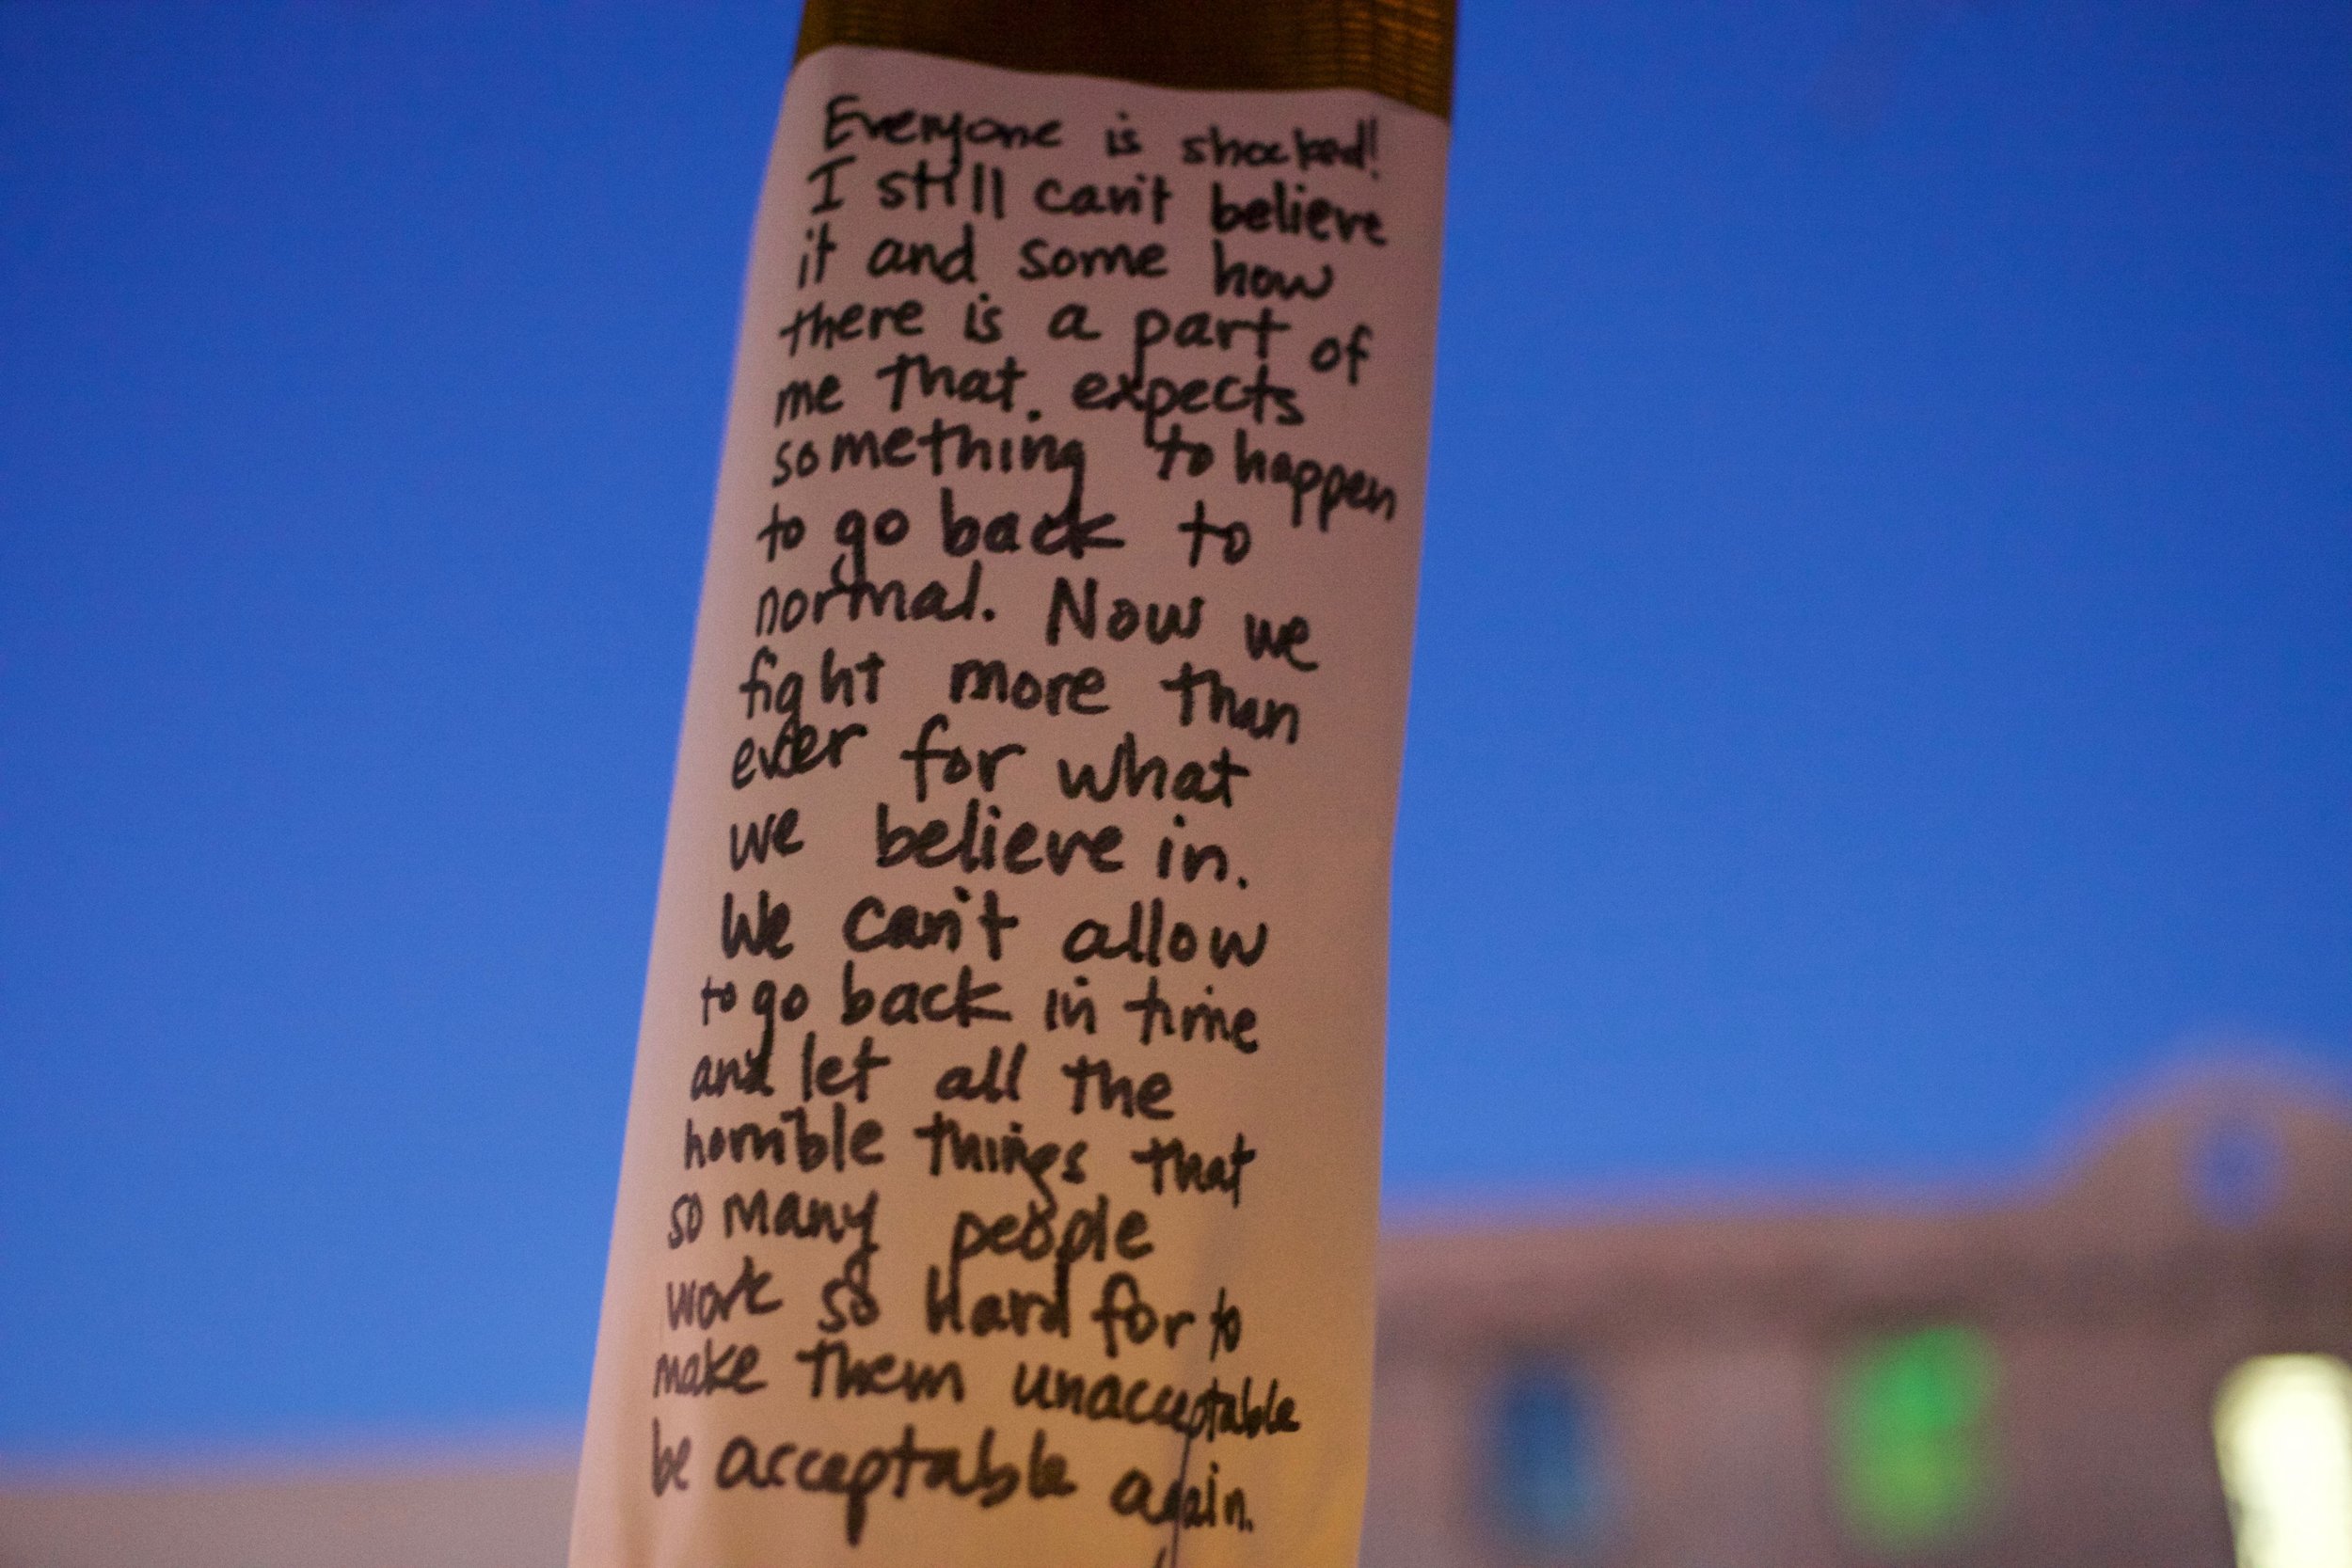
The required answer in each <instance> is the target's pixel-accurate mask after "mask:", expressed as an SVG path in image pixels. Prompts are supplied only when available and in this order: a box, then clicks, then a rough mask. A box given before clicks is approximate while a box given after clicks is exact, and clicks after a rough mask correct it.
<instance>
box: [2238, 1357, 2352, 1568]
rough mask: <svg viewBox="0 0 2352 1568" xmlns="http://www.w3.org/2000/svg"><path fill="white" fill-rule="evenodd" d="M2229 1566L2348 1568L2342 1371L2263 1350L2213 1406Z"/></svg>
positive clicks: (2330, 1363)
mask: <svg viewBox="0 0 2352 1568" xmlns="http://www.w3.org/2000/svg"><path fill="white" fill-rule="evenodd" d="M2213 1425H2214V1442H2215V1445H2216V1447H2217V1449H2218V1450H2219V1455H2220V1460H2221V1483H2222V1485H2223V1486H2224V1487H2225V1488H2226V1489H2227V1490H2228V1492H2229V1495H2230V1513H2231V1515H2232V1519H2233V1524H2234V1525H2235V1527H2236V1530H2237V1560H2238V1568H2352V1368H2347V1367H2346V1366H2345V1365H2344V1363H2343V1362H2342V1361H2339V1360H2337V1359H2336V1358H2335V1357H2334V1356H2332V1355H2264V1356H2257V1357H2255V1358H2254V1359H2253V1360H2251V1361H2249V1362H2246V1363H2245V1364H2244V1365H2242V1366H2240V1367H2239V1368H2238V1369H2237V1370H2235V1371H2233V1372H2232V1373H2231V1374H2230V1377H2229V1381H2227V1382H2226V1383H2224V1384H2222V1386H2221V1394H2220V1397H2219V1398H2218V1399H2217V1400H2216V1401H2215V1402H2214V1413H2213Z"/></svg>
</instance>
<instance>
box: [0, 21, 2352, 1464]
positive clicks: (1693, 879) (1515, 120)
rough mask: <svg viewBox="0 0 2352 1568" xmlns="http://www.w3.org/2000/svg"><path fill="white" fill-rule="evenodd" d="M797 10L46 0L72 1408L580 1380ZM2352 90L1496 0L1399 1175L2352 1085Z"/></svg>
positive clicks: (1624, 1169) (1683, 1164)
mask: <svg viewBox="0 0 2352 1568" xmlns="http://www.w3.org/2000/svg"><path fill="white" fill-rule="evenodd" d="M794 26H795V21H794V17H793V15H792V14H791V12H790V11H789V10H788V9H787V8H783V7H771V8H752V7H744V6H733V7H726V6H719V5H698V6H692V7H656V6H651V5H640V6H633V7H623V6H620V5H616V4H604V5H587V6H575V7H564V8H557V7H530V6H521V5H511V6H510V5H500V6H494V7H493V6H458V5H454V4H452V5H445V6H428V5H415V4H392V3H377V4H368V5H361V4H357V3H354V4H349V5H328V4H305V5H284V6H273V5H253V6H215V7H205V8H179V7H170V6H164V5H146V6H140V7H97V6H87V5H76V4H64V3H27V0H14V3H9V4H0V1281H5V1289H0V1347H5V1354H0V1456H5V1455H7V1454H9V1453H14V1454H18V1455H35V1454H40V1453H50V1452H57V1451H67V1450H80V1451H89V1450H93V1449H100V1450H103V1449H110V1448H116V1447H122V1446H129V1447H137V1448H158V1447H176V1446H181V1445H185V1444H191V1443H194V1444H205V1443H229V1444H256V1443H259V1444H271V1443H290V1442H291V1443H307V1442H313V1441H336V1440H343V1439H350V1438H385V1437H399V1436H403V1435H415V1434H431V1433H482V1432H490V1431H502V1430H518V1429H553V1430H559V1431H560V1430H562V1429H564V1428H565V1427H566V1426H568V1425H569V1424H571V1423H573V1422H575V1421H576V1420H577V1418H578V1415H579V1412H580V1407H581V1404H582V1402H583V1400H584V1397H585V1389H586V1379H587V1368H588V1360H589V1353H590V1347H591V1342H592V1339H593V1334H594V1322H595V1310H596V1299H597V1291H598V1288H599V1281H600V1276H601V1270H602V1264H603V1256H604V1246H605V1240H606V1227H607V1225H608V1222H609V1218H610V1203H611V1198H612V1185H613V1180H614V1176H615V1172H616V1165H617V1157H618V1148H619V1138H620V1132H621V1120H622V1114H623V1109H624V1101H625V1097H626V1090H627V1084H628V1060H629V1053H630V1050H631V1047H632V1042H633V1035H634V1030H635V1024H636V1016H637V1006H638V989H639V985H640V982H641V978H642V974H643V966H644V948H645V942H646V936H647V931H648V928H649V924H650V920H651V916H652V911H653V893H654V880H655V874H656V867H657V863H658V859H659V856H660V847H661V845H660V839H661V829H662V819H663V812H664V808H665V802H666V797H667V791H668V785H669V775H670V768H671V762H672V749H673V746H674V744H675V733H676V725H677V719H678V713H679V707H680V699H681V695H682V687H683V681H684V675H685V668H686V657H687V651H688V641H689V636H690V633H691V626H692V620H693V613H694V596H695V589H696V583H697V580H698V575H699V572H700V566H701V558H702V551H703V544H704V534H705V530H706V527H707V507H708V504H709V498H710V494H711V486H712V479H713V465H714V461H715V455H716V451H717V446H718V437H719V427H720V419H721V411H722V402H723V393H724V388H725V385H726V378H727V374H728V369H729V358H730V355H731V352H732V346H733V334H734V326H735V317H736V308H737V298H738V290H739V282H740V276H741V267H742V261H743V255H744V245H745V240H746V235H747V232H748V229H749V225H750V221H751V216H752V208H753V202H754V198H755V192H756V185H757V181H758V176H759V170H760V166H761V162H762V160H763V158H764V156H765V154H766V149H767V141H768V135H769V131H770V128H771V120H772V116H773V114H774V110H775V103H776V97H777V93H778V91H779V89H780V88H781V87H782V84H783V79H784V75H785V71H786V67H787V61H788V59H789V57H790V51H791V40H792V38H793V33H794ZM2348 85H2352V8H2347V7H2346V6H2344V5H2343V4H2335V3H2330V4H2317V3H2306V4H2258V3H2255V0H2105V3H2093V0H2052V3H2048V4H2035V3H2026V0H2012V3H2008V4H1980V5H1966V4H1958V3H1951V0H1820V3H1816V4H1785V5H1760V4H1753V3H1733V0H1724V3H1721V4H1713V5H1708V4H1697V3H1680V0H1674V3H1661V0H1608V3H1600V0H1594V3H1589V4H1588V3H1568V0H1558V3H1554V4H1549V5H1540V6H1528V7H1524V8H1518V9H1513V8H1507V7H1504V6H1502V5H1499V4H1488V3H1486V0H1470V4H1469V7H1468V15H1467V17H1466V19H1465V24H1464V29H1463V54H1462V64H1461V71H1460V82H1459V95H1458V102H1459V112H1458V116H1457V119H1456V141H1455V147H1454V171H1453V197H1452V213H1451V217H1450V221H1449V229H1448V234H1447V262H1446V285H1445V306H1444V310H1445V314H1444V320H1443V328H1442V338H1443V347H1442V353H1441V358H1440V365H1439V372H1438V417H1437V432H1436V442H1435V451H1434V463H1435V468H1434V483H1433V489H1432V503H1431V512H1430V517H1429V536H1428V549H1427V563H1426V578H1425V585H1424V589H1423V595H1422V621H1421V629H1420V644H1419V655H1418V664H1417V666H1416V674H1415V689H1414V695H1413V716H1412V728H1411V736H1410V743H1409V747H1408V754H1407V758H1406V770H1405V786H1404V805H1403V823H1402V827H1401V829H1400V834H1399V842H1398V849H1397V879H1396V939H1395V964H1394V979H1393V986H1392V990H1391V1018H1392V1042H1391V1057H1390V1083H1391V1092H1390V1100H1389V1105H1390V1132H1389V1140H1390V1141H1389V1148H1390V1154H1389V1192H1390V1196H1391V1199H1392V1200H1394V1201H1397V1202H1399V1203H1401V1204H1405V1205H1411V1204H1414V1203H1421V1202H1429V1201H1435V1200H1440V1199H1446V1198H1449V1197H1458V1196H1460V1195H1462V1194H1465V1193H1484V1194H1490V1195H1491V1194H1515V1195H1520V1196H1525V1195H1529V1194H1538V1193H1550V1194H1561V1195H1565V1196H1568V1197H1570V1198H1575V1197H1578V1196H1583V1197H1584V1198H1586V1199H1588V1200H1589V1199H1591V1198H1592V1197H1594V1196H1597V1195H1608V1196H1623V1195H1627V1194H1635V1195H1638V1194H1641V1193H1644V1192H1650V1193H1656V1192H1660V1191H1663V1190H1668V1189H1672V1188H1676V1187H1679V1186H1687V1185H1688V1184H1690V1183H1692V1182H1698V1183H1702V1184H1708V1185H1711V1186H1714V1187H1716V1188H1719V1189H1720V1188H1734V1189H1742V1190H1755V1191H1772V1190H1777V1189H1782V1188H1789V1187H1795V1188H1803V1189H1818V1188H1819V1187H1820V1186H1821V1185H1822V1184H1824V1183H1830V1184H1836V1183H1841V1182H1846V1183H1869V1182H1875V1181H1883V1180H1947V1179H1962V1180H1980V1179H1984V1178H1986V1177H1989V1176H1993V1175H1997V1174H1999V1173H2003V1172H2009V1171H2014V1170H2018V1169H2022V1168H2025V1167H2026V1166H2027V1165H2028V1164H2031V1163H2032V1162H2033V1161H2035V1160H2036V1159H2038V1158H2040V1157H2041V1156H2042V1153H2043V1151H2044V1150H2046V1149H2047V1148H2049V1147H2050V1145H2051V1142H2052V1140H2053V1139H2054V1138H2057V1137H2058V1135H2059V1134H2060V1133H2061V1132H2064V1131H2065V1130H2067V1129H2069V1128H2071V1127H2073V1126H2074V1125H2076V1124H2077V1123H2078V1122H2079V1121H2080V1120H2081V1119H2082V1118H2083V1117H2086V1116H2088V1115H2090V1113H2091V1112H2093V1111H2095V1110H2096V1109H2097V1108H2098V1107H2100V1106H2101V1105H2104V1104H2106V1103H2107V1102H2108V1101H2111V1100H2112V1099H2113V1098H2114V1097H2115V1096H2117V1095H2119V1094H2121V1093H2124V1092H2127V1091H2128V1090H2129V1089H2130V1088H2131V1087H2132V1085H2135V1084H2137V1083H2140V1082H2143V1081H2144V1080H2145V1079H2146V1078H2147V1077H2148V1076H2149V1075H2150V1074H2151V1073H2153V1072H2156V1071H2158V1070H2160V1069H2163V1068H2164V1067H2165V1066H2166V1065H2167V1064H2169V1063H2171V1062H2174V1061H2176V1060H2177V1059H2179V1057H2180V1056H2181V1055H2182V1053H2184V1052H2185V1051H2188V1050H2194V1049H2200V1047H2198V1045H2197V1042H2199V1041H2207V1042H2210V1041H2212V1040H2215V1039H2218V1038H2226V1037H2252V1038H2259V1039H2262V1040H2265V1041H2268V1042H2271V1047H2272V1048H2273V1049H2277V1050H2280V1051H2283V1052H2285V1053H2290V1054H2292V1055H2296V1056H2299V1057H2300V1058H2301V1059H2302V1060H2304V1061H2305V1062H2307V1063H2312V1064H2315V1065H2316V1066H2317V1067H2318V1068H2319V1069H2321V1070H2323V1071H2327V1072H2334V1073H2339V1074H2340V1073H2342V1072H2343V1071H2344V1069H2346V1068H2347V1067H2352V395H2348V394H2352V91H2348V90H2347V87H2348Z"/></svg>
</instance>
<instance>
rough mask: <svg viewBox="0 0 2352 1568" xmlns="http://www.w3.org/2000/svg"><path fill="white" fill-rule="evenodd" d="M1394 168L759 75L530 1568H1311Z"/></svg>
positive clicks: (1405, 413)
mask: <svg viewBox="0 0 2352 1568" xmlns="http://www.w3.org/2000/svg"><path fill="white" fill-rule="evenodd" d="M1445 145H1446V132H1445V127H1444V124H1443V122H1442V121H1440V120H1438V119H1436V118H1435V117H1433V116H1430V115H1427V114H1424V113H1422V112H1420V111H1418V110H1414V109H1410V108H1406V107H1403V106H1401V105H1399V104H1398V103H1394V102H1392V101H1391V100H1388V99H1384V98H1380V97H1375V96H1374V95H1372V94H1369V93H1364V92H1358V91H1352V90H1324V91H1311V92H1248V93H1245V92H1225V93H1218V92H1193V91H1176V90H1167V89H1160V88H1153V87H1139V86H1134V85H1129V84H1123V83H1114V82H1107V81H1101V80H1095V79H1090V78H1085V77H1072V76H1047V75H1030V74H1024V73H1020V72H1014V71H1001V70H995V69H992V68H988V67H983V66H977V65H972V64H966V63H961V62H956V61H949V60H945V59H940V58H935V57H931V56H927V55H912V54H905V53H898V52H894V51H882V50H870V49H859V48H849V47H837V48H831V49H825V50H822V51H820V52H819V53H818V54H816V55H812V56H810V57H809V58H808V59H807V60H805V61H803V64H802V65H801V66H800V68H799V69H798V71H796V72H795V74H794V77H793V80H792V83H791V87H790V90H789V92H788V93H787V100H786V104H785V110H784V114H783V118H782V121H781V124H780V126H779V128H778V131H777V135H776V142H775V151H774V155H773V160H772V162H771V166H770V169H769V173H768V179H767V184H766V188H765V191H764V193H763V196H762V199H761V205H760V214H759V220H758V229H757V233H756V237H755V245H754V251H753V259H752V265H751V272H750V278H749V283H748V287H747V297H746V302H745V306H744V314H743V324H742V336H741V343H740V349H739V357H738V361H737V372H736V376H737V379H736V385H735V389H734V394H733V400H732V404H731V408H730V413H729V420H728V428H727V435H726V444H725V450H724V455H723V467H722V471H721V481H720V486H719V497H718V504H717V512H716V516H715V518H714V521H713V527H712V532H711V542H710V555H709V562H708V567H707V575H706V577H705V580H704V587H703V601H702V612H701V620H700V624H699V627H698V630H697V634H696V639H695V646H694V659H693V669H692V675H691V689H690V692H689V697H688V705H687V713H686V722H685V729H684V735H683V738H682V743H681V750H680V756H679V763H678V770H677V779H676V785H675V799H674V802H673V805H672V808H671V816H670V825H669V850H668V856H667V860H666V862H665V864H664V868H663V873H662V881H661V893H660V911H659V915H658V919H657V924H656V928H655V937H654V946H653V955H652V961H651V967H650V973H649V977H648V981H647V988H646V999H645V1008H644V1025H643V1034H642V1037H641V1040H640V1044H639V1052H638V1065H637V1073H636V1079H635V1083H634V1088H633V1097H632V1100H631V1103H630V1111H629V1123H628V1142H627V1148H626V1153H625V1156H624V1163H623V1172H622V1182H621V1190H620V1200H619V1207H618V1213H617V1217H616V1220H615V1226H614V1233H613V1241H612V1260H611V1267H610V1274H609V1277H608V1282H607V1287H606V1299H605V1306H604V1314H603V1319H602V1327H601V1338H600V1342H599V1346H598V1352H597V1360H596V1386H595V1395H594V1401H593V1406H592V1410H591V1416H590V1423H589V1432H588V1438H587V1445H586V1453H585V1459H584V1464H583V1469H582V1473H581V1480H580V1501H579V1512H578V1517H577V1522H576V1526H575V1532H574V1542H573V1555H572V1560H573V1562H574V1564H575V1565H577V1568H623V1565H627V1568H646V1565H649V1564H672V1563H675V1564H709V1565H730V1568H733V1565H740V1568H749V1565H752V1564H767V1563H778V1564H781V1563H787V1562H788V1563H793V1564H796V1565H806V1564H816V1563H848V1562H858V1561H865V1562H882V1561H888V1562H900V1563H915V1562H922V1563H946V1562H955V1563H973V1564H983V1563H987V1564H995V1563H1002V1564H1008V1565H1009V1564H1015V1563H1019V1564H1036V1563H1080V1562H1086V1563H1124V1564H1133V1565H1134V1568H1154V1565H1158V1568H1176V1565H1177V1564H1179V1563H1184V1564H1200V1565H1203V1568H1206V1565H1209V1564H1218V1563H1231V1564H1260V1563H1263V1564H1273V1563H1280V1564H1284V1565H1286V1568H1305V1565H1321V1568H1345V1565H1347V1564H1351V1563H1353V1561H1354V1560H1355V1555H1356V1546H1357V1532H1358V1520H1359V1513H1360V1510H1361V1504H1362V1494H1363V1484H1364V1465H1365V1444H1366V1441H1367V1437H1366V1433H1367V1417H1368V1402H1369V1390H1370V1380H1371V1350H1372V1288H1371V1276H1372V1255H1373V1242H1374V1232H1375V1199H1376V1188H1377V1163H1378V1143H1379V1116H1380V1076H1381V1073H1380V1067H1381V1050H1382V1030H1383V1016H1384V1010H1385V990H1386V972H1385V960H1386V948H1387V938H1388V872H1389V855H1390V840H1391V826H1392V820H1393V813H1394V801H1395V788H1396V776H1397V764H1398V756H1399V750H1400V746H1401V743H1402V736H1403V728H1404V718H1405V697H1406V671H1407V666H1408V662H1409V657H1410V652H1411V648H1410V642H1411V623H1412V607H1413V594H1414V578H1415V567H1416V562H1417V560H1418V555H1419V549H1420V531H1421V523H1422V469H1423V461H1424V451H1425V448H1426V431H1427V418H1428V388H1429V383H1430V369H1431V356H1432V350H1433V343H1434V336H1435V316H1436V303H1437V302H1436V286H1437V257H1438V224H1439V215H1440V200H1441V190H1442V168H1443V162H1444V156H1445Z"/></svg>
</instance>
